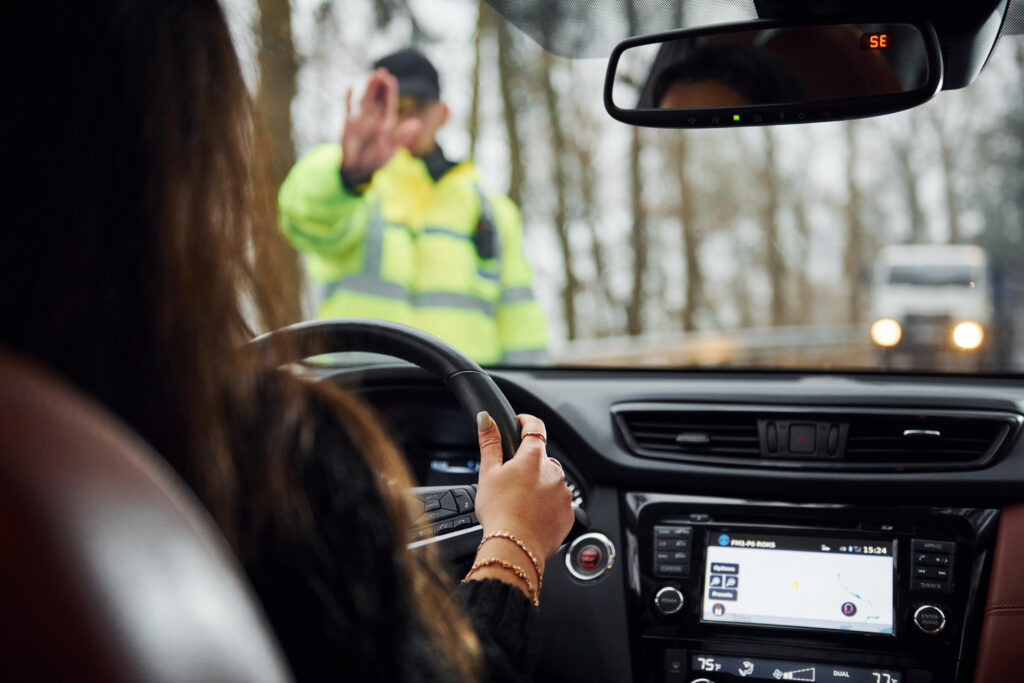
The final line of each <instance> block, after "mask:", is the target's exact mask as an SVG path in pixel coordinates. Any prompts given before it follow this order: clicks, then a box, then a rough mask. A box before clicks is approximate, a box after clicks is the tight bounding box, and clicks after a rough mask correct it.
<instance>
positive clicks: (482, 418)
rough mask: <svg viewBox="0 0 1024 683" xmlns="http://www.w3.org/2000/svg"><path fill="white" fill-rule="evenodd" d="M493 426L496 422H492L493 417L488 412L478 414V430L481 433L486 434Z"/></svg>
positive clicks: (483, 411) (482, 411)
mask: <svg viewBox="0 0 1024 683" xmlns="http://www.w3.org/2000/svg"><path fill="white" fill-rule="evenodd" d="M492 424H494V421H493V420H491V416H490V415H488V414H487V411H486V410H481V411H480V412H479V413H477V414H476V428H477V429H478V430H480V431H481V432H486V431H487V430H488V429H490V428H491V425H492Z"/></svg>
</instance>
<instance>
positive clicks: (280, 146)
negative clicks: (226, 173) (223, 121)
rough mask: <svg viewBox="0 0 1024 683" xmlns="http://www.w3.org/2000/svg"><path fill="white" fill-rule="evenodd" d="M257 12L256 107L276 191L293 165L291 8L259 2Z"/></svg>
mask: <svg viewBox="0 0 1024 683" xmlns="http://www.w3.org/2000/svg"><path fill="white" fill-rule="evenodd" d="M258 3H259V10H260V28H259V38H260V50H259V64H260V87H259V94H258V96H257V103H258V105H259V109H260V112H261V113H262V114H263V118H264V120H265V122H266V126H267V138H268V141H269V148H270V149H269V152H270V172H271V180H272V182H273V183H274V187H275V188H276V187H279V186H280V185H281V183H282V182H283V181H284V178H285V176H286V175H288V171H289V170H290V169H291V167H292V165H293V164H294V163H295V142H294V140H293V138H292V99H294V97H295V92H296V78H297V76H298V72H299V64H298V60H297V59H296V57H295V47H294V45H293V44H292V7H291V3H290V2H289V1H288V0H258Z"/></svg>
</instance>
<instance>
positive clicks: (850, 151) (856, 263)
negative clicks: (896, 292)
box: [843, 121, 868, 323]
mask: <svg viewBox="0 0 1024 683" xmlns="http://www.w3.org/2000/svg"><path fill="white" fill-rule="evenodd" d="M843 129H844V131H845V133H846V149H847V155H846V188H847V191H846V206H845V211H844V213H845V219H846V221H845V222H846V245H845V249H844V253H843V274H844V275H845V277H846V288H847V291H848V292H849V294H850V298H849V300H848V310H847V320H848V322H851V323H856V322H860V320H861V316H862V315H863V307H864V301H863V292H862V289H863V288H862V287H861V286H860V280H861V274H862V273H863V271H864V268H865V267H866V265H867V257H866V253H865V252H866V250H867V245H866V241H867V238H868V235H867V231H866V230H865V227H864V222H863V220H862V219H861V195H860V186H859V184H858V181H857V135H856V132H857V130H858V124H857V123H856V122H854V121H847V122H846V123H844V124H843Z"/></svg>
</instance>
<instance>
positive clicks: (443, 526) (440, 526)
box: [434, 519, 455, 536]
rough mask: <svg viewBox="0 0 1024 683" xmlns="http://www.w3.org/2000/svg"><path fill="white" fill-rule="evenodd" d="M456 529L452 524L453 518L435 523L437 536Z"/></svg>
mask: <svg viewBox="0 0 1024 683" xmlns="http://www.w3.org/2000/svg"><path fill="white" fill-rule="evenodd" d="M454 530H455V526H454V525H453V524H452V520H450V519H448V520H445V521H443V522H438V523H437V524H435V525H434V535H435V536H440V535H441V534H446V533H448V532H449V531H454Z"/></svg>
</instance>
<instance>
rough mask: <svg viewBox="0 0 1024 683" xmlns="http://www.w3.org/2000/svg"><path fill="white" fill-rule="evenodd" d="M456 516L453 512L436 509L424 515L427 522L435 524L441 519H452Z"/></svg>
mask: <svg viewBox="0 0 1024 683" xmlns="http://www.w3.org/2000/svg"><path fill="white" fill-rule="evenodd" d="M456 514H458V513H457V512H455V510H445V509H444V508H438V509H437V510H431V511H430V512H428V513H426V518H427V521H428V522H437V521H440V520H442V519H448V518H449V517H454V516H455V515H456Z"/></svg>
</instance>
